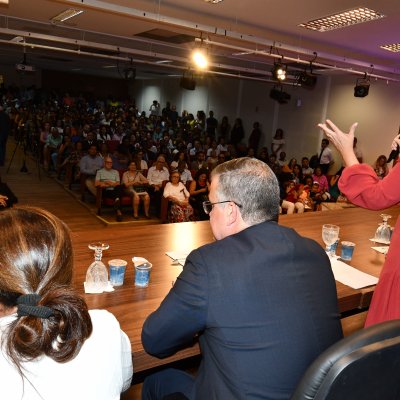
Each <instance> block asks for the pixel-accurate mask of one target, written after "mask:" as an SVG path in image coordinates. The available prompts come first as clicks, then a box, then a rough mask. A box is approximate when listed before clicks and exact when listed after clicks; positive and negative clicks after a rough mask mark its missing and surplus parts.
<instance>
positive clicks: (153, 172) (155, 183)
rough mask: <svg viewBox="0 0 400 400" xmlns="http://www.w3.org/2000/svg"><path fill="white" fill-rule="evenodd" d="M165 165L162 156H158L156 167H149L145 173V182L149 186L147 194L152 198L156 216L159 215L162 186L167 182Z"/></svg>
mask: <svg viewBox="0 0 400 400" xmlns="http://www.w3.org/2000/svg"><path fill="white" fill-rule="evenodd" d="M165 165H166V163H165V158H164V157H163V156H158V157H157V161H156V165H153V166H152V167H150V168H149V171H148V173H147V180H148V181H149V185H150V188H149V192H150V194H151V195H152V196H153V198H154V204H155V207H156V212H157V214H159V212H160V210H161V196H162V192H163V187H162V184H163V182H164V181H167V180H169V171H168V168H167V167H166V166H165Z"/></svg>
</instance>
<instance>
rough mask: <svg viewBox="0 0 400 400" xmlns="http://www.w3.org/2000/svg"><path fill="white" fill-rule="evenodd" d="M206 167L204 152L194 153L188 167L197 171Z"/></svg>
mask: <svg viewBox="0 0 400 400" xmlns="http://www.w3.org/2000/svg"><path fill="white" fill-rule="evenodd" d="M207 167H208V165H207V161H206V155H205V154H204V151H199V152H198V153H197V155H196V159H195V160H194V161H192V163H191V164H190V169H191V170H192V171H195V172H197V171H198V170H199V169H203V168H207Z"/></svg>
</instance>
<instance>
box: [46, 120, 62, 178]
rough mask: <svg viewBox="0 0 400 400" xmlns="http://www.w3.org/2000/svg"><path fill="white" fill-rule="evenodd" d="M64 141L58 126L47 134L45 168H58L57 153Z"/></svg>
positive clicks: (47, 169)
mask: <svg viewBox="0 0 400 400" xmlns="http://www.w3.org/2000/svg"><path fill="white" fill-rule="evenodd" d="M62 141H63V137H62V135H60V132H59V131H58V129H57V128H56V127H52V128H51V129H50V134H49V135H48V136H47V139H46V144H45V146H44V150H43V158H44V168H45V170H46V171H50V169H51V167H53V168H54V170H56V169H57V153H58V149H59V148H60V146H61V143H62Z"/></svg>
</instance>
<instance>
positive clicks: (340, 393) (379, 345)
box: [291, 320, 400, 400]
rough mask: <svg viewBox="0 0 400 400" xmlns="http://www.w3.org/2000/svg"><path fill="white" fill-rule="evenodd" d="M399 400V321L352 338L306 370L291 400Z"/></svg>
mask: <svg viewBox="0 0 400 400" xmlns="http://www.w3.org/2000/svg"><path fill="white" fill-rule="evenodd" d="M328 399H329V400H372V399H377V400H378V399H379V400H391V399H393V400H394V399H400V320H394V321H388V322H383V323H381V324H377V325H373V326H371V327H369V328H366V329H363V330H360V331H358V332H356V333H354V334H353V335H350V336H348V337H346V338H344V339H342V340H340V341H339V342H337V343H336V344H334V345H333V346H331V347H330V348H328V349H327V350H326V351H325V352H323V353H322V354H321V355H320V356H319V357H318V358H317V359H316V360H315V361H314V362H313V363H312V364H311V366H310V367H309V368H308V369H307V371H306V372H305V374H304V376H303V377H302V379H301V381H300V383H299V384H298V385H297V388H296V389H295V391H294V394H293V395H292V397H291V400H328Z"/></svg>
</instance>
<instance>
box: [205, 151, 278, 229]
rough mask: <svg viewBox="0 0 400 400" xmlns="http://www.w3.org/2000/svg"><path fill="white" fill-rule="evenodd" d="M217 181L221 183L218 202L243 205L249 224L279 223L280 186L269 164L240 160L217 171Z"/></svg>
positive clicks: (250, 159) (221, 165) (227, 163)
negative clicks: (229, 201) (228, 201)
mask: <svg viewBox="0 0 400 400" xmlns="http://www.w3.org/2000/svg"><path fill="white" fill-rule="evenodd" d="M214 177H218V179H219V180H218V188H217V201H225V200H231V201H234V202H235V203H237V204H240V205H241V206H242V207H241V208H240V212H241V215H242V218H243V220H244V221H245V222H246V223H247V224H249V225H255V224H259V223H260V222H264V221H271V220H272V221H277V220H278V216H279V200H280V197H279V184H278V180H277V178H276V176H275V174H274V173H273V172H272V170H271V169H270V168H269V167H268V165H267V164H265V163H264V162H262V161H260V160H257V159H255V158H249V157H243V158H236V159H234V160H231V161H227V162H224V163H222V164H220V165H218V166H217V167H215V168H214V169H213V171H212V173H211V178H214Z"/></svg>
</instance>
